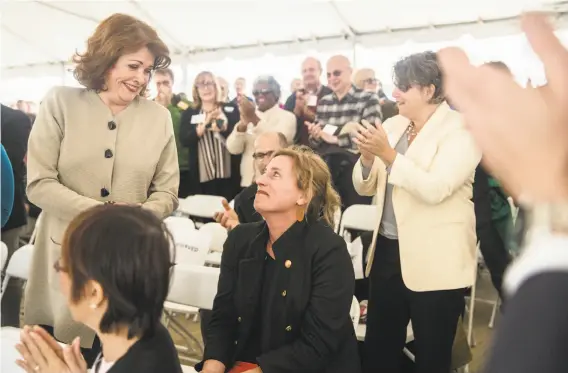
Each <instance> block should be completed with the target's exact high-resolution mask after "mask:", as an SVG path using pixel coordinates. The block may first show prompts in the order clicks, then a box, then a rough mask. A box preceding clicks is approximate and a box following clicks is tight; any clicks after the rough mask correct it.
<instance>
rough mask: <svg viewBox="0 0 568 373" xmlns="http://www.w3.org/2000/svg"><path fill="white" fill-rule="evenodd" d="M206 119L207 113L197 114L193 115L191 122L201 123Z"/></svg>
mask: <svg viewBox="0 0 568 373" xmlns="http://www.w3.org/2000/svg"><path fill="white" fill-rule="evenodd" d="M204 121H205V114H196V115H192V116H191V124H201V123H203V122H204Z"/></svg>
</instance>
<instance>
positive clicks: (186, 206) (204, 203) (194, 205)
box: [179, 194, 224, 219]
mask: <svg viewBox="0 0 568 373" xmlns="http://www.w3.org/2000/svg"><path fill="white" fill-rule="evenodd" d="M223 199H224V198H223V197H221V196H209V195H204V194H196V195H193V196H189V197H187V198H186V199H185V200H184V202H183V203H181V202H180V208H179V209H180V210H182V211H183V212H184V213H186V214H188V215H189V216H196V217H199V218H208V219H213V217H214V215H215V213H216V212H219V211H223V204H222V201H223Z"/></svg>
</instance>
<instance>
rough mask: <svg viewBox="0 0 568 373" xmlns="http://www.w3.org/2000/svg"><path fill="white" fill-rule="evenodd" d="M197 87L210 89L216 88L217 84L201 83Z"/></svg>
mask: <svg viewBox="0 0 568 373" xmlns="http://www.w3.org/2000/svg"><path fill="white" fill-rule="evenodd" d="M195 86H196V87H197V88H201V89H203V88H210V87H215V82H199V83H196V84H195Z"/></svg>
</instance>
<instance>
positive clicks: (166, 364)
mask: <svg viewBox="0 0 568 373" xmlns="http://www.w3.org/2000/svg"><path fill="white" fill-rule="evenodd" d="M95 371H96V370H94V369H93V372H95ZM133 372H136V373H158V372H159V373H182V370H181V365H180V362H179V358H178V353H177V350H176V347H175V345H174V342H173V341H172V338H171V336H170V333H169V332H168V330H167V329H166V328H165V327H164V326H163V325H162V324H161V323H160V324H159V325H158V327H157V328H156V333H154V335H153V336H151V337H146V338H142V339H140V340H139V341H138V342H136V343H135V344H134V345H132V347H130V349H129V350H128V352H127V353H126V354H125V355H124V356H123V357H121V358H120V359H118V360H117V361H116V362H115V363H114V365H113V366H112V367H111V368H110V369H109V371H108V373H133Z"/></svg>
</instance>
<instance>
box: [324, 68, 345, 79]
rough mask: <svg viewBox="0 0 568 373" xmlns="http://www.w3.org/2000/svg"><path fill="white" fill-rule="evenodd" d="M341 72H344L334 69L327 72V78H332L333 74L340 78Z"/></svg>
mask: <svg viewBox="0 0 568 373" xmlns="http://www.w3.org/2000/svg"><path fill="white" fill-rule="evenodd" d="M341 74H343V72H342V71H340V70H333V71H332V72H330V73H327V78H328V79H329V78H331V76H332V75H333V76H334V77H336V78H339V77H340V76H341Z"/></svg>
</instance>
